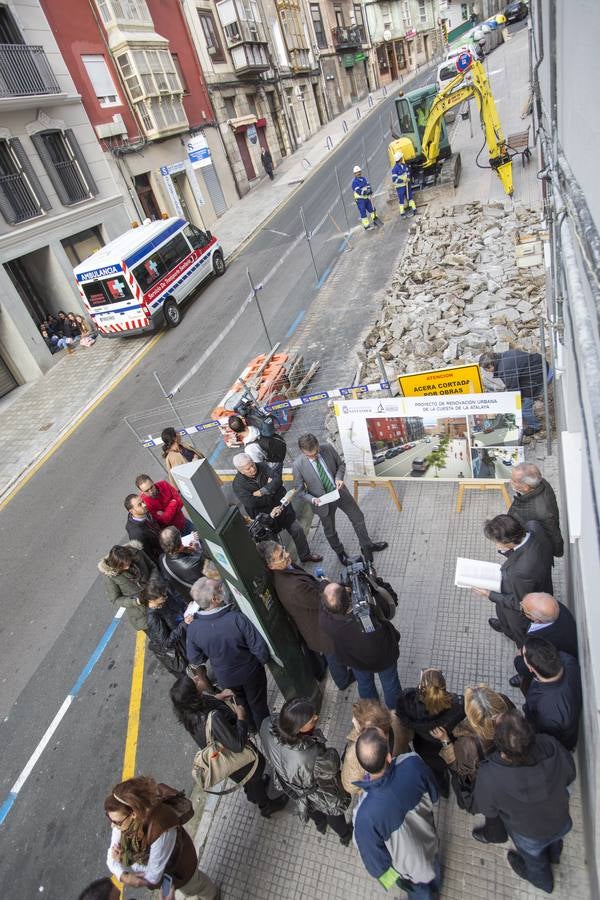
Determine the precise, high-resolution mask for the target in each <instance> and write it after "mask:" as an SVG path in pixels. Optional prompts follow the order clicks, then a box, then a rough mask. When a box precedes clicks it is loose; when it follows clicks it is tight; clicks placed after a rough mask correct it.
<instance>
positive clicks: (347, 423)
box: [334, 391, 524, 481]
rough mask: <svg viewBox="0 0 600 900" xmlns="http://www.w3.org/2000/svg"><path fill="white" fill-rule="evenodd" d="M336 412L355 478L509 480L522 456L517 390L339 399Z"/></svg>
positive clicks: (348, 469) (519, 408)
mask: <svg viewBox="0 0 600 900" xmlns="http://www.w3.org/2000/svg"><path fill="white" fill-rule="evenodd" d="M334 410H335V415H336V417H337V424H338V428H339V432H340V438H341V441H342V450H343V453H344V457H345V460H346V467H347V471H348V474H349V475H350V476H351V477H352V476H354V477H356V478H381V479H385V480H386V481H387V480H389V479H392V480H397V479H401V478H411V479H417V478H421V479H424V480H425V481H430V480H433V479H435V480H437V481H459V480H462V479H465V478H466V479H473V478H475V479H479V478H480V479H482V480H487V481H508V480H509V479H510V473H511V470H512V467H513V466H515V465H517V463H519V462H523V459H524V456H523V448H522V447H520V446H519V439H520V437H521V433H522V412H521V394H520V393H519V392H518V391H517V392H508V391H507V392H505V393H503V392H498V393H494V394H468V395H465V394H462V395H451V396H431V397H430V396H426V397H393V398H389V399H388V398H387V397H386V398H382V399H373V400H369V399H368V398H365V399H364V400H341V401H338V402H337V403H335V404H334Z"/></svg>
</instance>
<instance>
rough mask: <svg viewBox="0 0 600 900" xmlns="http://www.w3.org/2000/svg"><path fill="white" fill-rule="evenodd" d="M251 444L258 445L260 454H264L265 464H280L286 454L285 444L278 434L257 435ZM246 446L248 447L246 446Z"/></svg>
mask: <svg viewBox="0 0 600 900" xmlns="http://www.w3.org/2000/svg"><path fill="white" fill-rule="evenodd" d="M249 443H251V444H258V446H259V447H260V449H261V450H262V452H263V453H264V454H265V457H266V459H267V462H270V463H282V462H283V461H284V459H285V454H286V452H287V444H286V442H285V441H284V439H283V438H282V437H281V435H279V434H271V435H266V434H259V436H258V437H257V438H256V440H255V441H250V442H249ZM246 446H248V445H247V444H246Z"/></svg>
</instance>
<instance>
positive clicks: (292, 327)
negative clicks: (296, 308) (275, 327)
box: [286, 309, 306, 338]
mask: <svg viewBox="0 0 600 900" xmlns="http://www.w3.org/2000/svg"><path fill="white" fill-rule="evenodd" d="M305 315H306V310H305V309H301V310H300V312H299V313H298V315H297V316H296V318H295V319H294V321H293V322H292V324H291V325H290V327H289V329H288V332H287V334H286V338H289V337H291V336H292V335H293V333H294V332H295V330H296V328H297V327H298V325H299V324H300V322H301V321H302V319H303V318H304V316H305Z"/></svg>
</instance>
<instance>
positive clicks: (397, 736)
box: [80, 421, 582, 900]
mask: <svg viewBox="0 0 600 900" xmlns="http://www.w3.org/2000/svg"><path fill="white" fill-rule="evenodd" d="M236 424H237V423H234V425H236ZM241 424H242V426H244V427H243V428H241V429H239V430H238V432H237V433H239V434H242V439H241V442H242V443H243V446H244V452H242V453H239V454H237V455H236V456H235V458H234V465H235V468H236V470H237V475H236V477H235V480H234V482H233V490H234V493H235V495H236V498H237V500H238V502H239V504H240V506H241V508H243V510H244V512H245V513H246V515H247V516H248V522H251V521H252V520H253V519H256V518H257V517H258V516H264V517H266V518H267V519H270V525H269V527H268V528H267V529H266V531H267V537H266V539H261V540H258V539H257V548H258V552H259V554H260V556H261V557H262V559H263V561H264V565H265V568H266V570H267V571H268V572H269V573H270V578H271V581H272V583H273V586H274V588H275V592H276V595H277V597H278V599H279V601H280V603H281V605H282V607H283V608H284V610H285V612H286V614H287V616H288V618H289V620H290V621H291V623H292V624H293V626H294V633H295V634H296V636H297V640H298V641H299V642H300V643H301V645H302V649H303V653H304V655H305V657H306V659H307V660H308V662H309V665H310V667H311V670H312V672H313V674H314V676H315V678H316V679H318V680H319V681H321V682H322V681H323V680H324V679H325V678H326V677H327V674H328V673H330V674H331V678H332V682H333V684H334V685H335V687H336V689H337V690H339V691H346V690H347V689H348V688H349V687H350V685H351V684H353V683H356V690H357V693H358V699H357V701H356V702H355V703H354V704H353V706H352V721H351V722H349V723H348V727H349V729H350V730H349V733H348V736H347V741H346V745H345V747H344V748H335V747H333V746H331V745H329V744H328V741H327V739H326V737H325V735H324V734H323V732H322V730H321V729H320V728H319V710H318V708H317V705H316V704H315V701H314V699H313V698H308V697H294V698H292V699H288V700H287V701H286V702H284V703H283V705H282V706H281V708H280V709H279V711H275V710H273V709H272V708H271V706H270V704H269V697H268V682H267V674H266V666H267V664H268V663H269V661H270V659H271V654H270V650H269V645H268V643H267V641H266V640H265V638H264V636H263V635H262V634H261V633H260V631H259V630H258V629H257V627H256V626H255V625H254V624H253V623H252V622H251V621H250V619H248V618H247V617H246V616H245V615H244V614H243V613H242V612H241V611H240V610H239V609H238V608H237V606H236V603H235V600H234V598H233V596H232V594H231V592H230V589H229V587H228V585H227V583H226V582H225V581H224V580H223V579H222V578H221V575H220V573H219V569H218V567H217V566H216V565H215V563H214V562H213V561H212V560H211V559H210V557H209V554H208V553H207V551H206V548H205V547H204V545H203V543H202V541H201V540H200V539H199V537H198V535H197V534H196V533H195V532H194V529H193V525H192V523H191V522H190V520H189V519H188V518H187V515H186V510H185V507H184V504H183V501H182V498H181V496H180V495H179V492H178V490H177V488H176V487H175V485H174V483H173V480H172V476H171V474H170V470H171V468H172V467H173V466H174V465H178V464H181V462H189V461H191V460H192V459H195V458H198V457H199V456H200V454H198V453H197V451H195V450H194V448H192V447H190V446H187V445H186V444H185V443H184V442H182V440H181V439H180V437H179V436H178V435H177V434H176V432H175V431H174V430H173V429H166V430H165V431H164V432H163V457H164V459H165V462H166V468H167V470H168V471H169V475H170V478H169V481H164V480H159V481H154V480H153V479H152V478H151V477H150V476H148V475H146V474H140V475H139V476H138V477H137V478H136V479H135V482H134V483H135V486H136V488H137V491H136V492H134V493H131V494H128V495H127V497H126V498H125V501H124V505H125V508H126V510H127V521H126V530H127V534H128V536H129V538H130V540H129V541H128V542H127V543H125V544H123V545H120V544H117V545H115V546H113V547H112V548H111V549H110V551H109V552H108V554H107V555H106V556H105V557H104V558H103V559H102V560H101V561H100V563H99V570H100V572H101V573H102V574H103V576H104V581H105V585H106V591H107V596H108V598H109V600H110V601H111V602H112V603H113V604H114V605H115V606H124V607H125V608H126V611H127V616H128V619H129V622H130V624H131V625H132V626H133V628H135V629H136V630H143V631H145V632H146V634H147V637H148V646H149V648H150V650H151V651H152V652H153V653H154V654H155V655H156V657H157V658H158V659H159V660H160V662H161V663H162V664H163V666H164V667H165V669H166V670H167V671H168V672H169V673H170V674H171V675H172V676H173V677H174V679H175V680H174V682H173V683H172V686H171V688H170V699H171V703H172V708H173V712H174V716H175V719H176V721H177V722H178V723H180V724H181V725H182V726H183V729H184V730H185V731H186V732H187V733H188V735H189V737H190V738H191V739H192V741H193V742H194V744H195V745H196V747H197V748H198V750H199V752H200V753H202V751H205V750H207V752H208V756H209V757H211V756H214V755H217V756H219V755H220V756H221V762H222V764H223V765H226V769H225V770H220V771H221V774H222V773H223V771H225V772H226V775H228V776H229V777H230V778H231V780H232V781H233V783H234V787H233V788H231V789H228V790H223V791H222V792H223V793H231V792H233V791H235V790H237V789H243V791H244V793H245V796H246V798H247V800H248V802H249V803H251V804H253V805H255V806H256V807H258V810H259V812H260V815H261V816H263V817H265V818H271V817H272V816H273V815H275V814H277V813H278V812H280V811H281V810H283V809H284V808H285V807H286V806H289V805H292V806H293V807H294V808H295V810H296V812H297V813H298V815H299V817H300V819H301V820H302V821H303V822H304V823H306V824H307V825H308V823H309V821H310V822H312V823H313V825H314V827H315V828H316V829H317V830H318V831H319V832H320V833H321V834H325V833H326V832H327V829H328V828H329V829H331V831H333V833H334V834H336V835H337V836H338V838H339V841H340V843H341V844H342V845H343V846H348V845H349V844H350V843H351V842H352V841H353V842H354V844H355V846H356V848H357V849H358V852H359V854H360V857H361V859H362V862H363V864H364V866H365V868H366V870H367V871H368V872H369V874H370V875H371V876H373V877H374V878H376V879H377V880H378V881H379V882H380V884H382V885H383V887H384V888H386V889H388V890H389V889H392V888H394V887H396V886H398V887H401V888H403V889H404V890H405V891H407V892H408V894H409V896H411V897H414V898H434V897H437V896H438V894H439V890H440V885H441V879H442V856H441V847H440V838H439V835H438V831H437V826H436V820H437V809H438V805H439V799H440V796H441V797H443V798H453V801H452V802H456V803H458V805H459V807H460V808H461V809H463V810H465V811H467V812H469V813H471V814H473V815H475V814H479V815H481V816H483V817H484V820H483V824H478V825H477V826H476V827H474V828H473V831H472V835H473V838H474V839H475V840H476V841H479V842H481V843H504V842H506V841H507V840H508V838H510V839H511V840H512V843H513V845H514V848H515V849H511V850H509V851H508V853H507V861H508V864H509V865H510V866H511V868H512V869H513V870H514V871H515V872H516V874H517V875H518V876H520V877H521V878H523V879H526V880H527V881H529V882H530V883H531V884H533V885H535V886H536V887H538V888H540V889H541V890H543V891H546V892H547V893H551V892H552V890H553V883H554V882H553V872H552V866H554V865H557V864H558V862H559V860H560V855H561V850H562V845H563V839H564V838H565V836H566V835H567V833H568V832H569V830H570V828H571V827H572V823H571V819H570V816H569V795H570V791H571V790H572V783H573V781H574V779H575V766H574V762H573V757H572V753H573V750H574V749H575V746H576V742H577V735H578V728H579V717H580V712H581V706H582V694H581V680H580V674H579V665H578V661H577V655H578V648H577V632H576V625H575V621H574V619H573V617H572V615H571V613H570V612H569V610H568V608H567V607H566V606H565V605H564V604H563V603H561V602H559V601H558V600H557V599H556V598H555V596H554V591H553V582H552V568H553V564H554V559H555V557H559V556H561V555H562V553H563V540H562V535H561V532H560V522H559V513H558V506H557V502H556V497H555V495H554V492H553V490H552V488H551V486H550V485H549V483H548V482H547V481H546V480H545V479H544V478H543V477H542V473H541V472H540V470H539V469H538V468H537V467H536V466H535V465H532V464H525V463H523V464H520V465H518V466H515V467H514V469H513V471H512V479H511V483H512V487H513V490H514V500H513V503H512V505H511V507H510V509H509V510H508V512H507V513H506V514H501V515H498V516H495V517H494V518H492V519H490V520H489V521H487V522H486V523H485V525H484V529H483V530H484V534H485V536H486V537H487V538H488V539H489V540H491V541H493V542H494V543H495V545H496V549H497V550H498V552H499V553H500V554H501V555H502V556H503V557H504V560H503V563H502V566H501V583H500V587H499V590H497V591H484V590H482V589H476V595H477V596H480V597H483V598H487V599H489V601H490V602H491V603H492V604H494V608H495V616H493V617H490V618H489V625H490V628H491V629H492V630H493V631H494V632H498V633H499V634H501V635H503V636H504V639H506V640H510V641H512V642H513V643H514V645H515V657H514V673H513V674H512V677H511V673H502V672H498V673H497V682H496V684H493V685H490V684H482V683H475V684H469V685H452V686H451V687H449V686H448V685H447V683H446V678H445V675H444V673H443V672H442V671H441V670H440V669H439V668H438V667H436V666H429V667H427V668H424V669H423V670H422V671H421V673H420V675H419V678H418V680H417V683H416V684H415V685H414V686H410V687H406V686H405V687H403V686H402V685H401V683H400V678H399V674H398V664H399V659H400V653H401V651H400V648H401V635H400V633H399V631H398V629H397V628H396V625H395V623H394V621H393V620H392V613H391V612H390V610H391V611H392V612H393V611H394V609H395V602H396V601H397V598H395V594H394V591H393V589H392V588H391V586H390V585H386V584H385V583H384V582H382V581H381V580H380V579H378V578H377V577H376V576H375V572H374V569H371V570H369V569H368V567H367V570H366V571H367V575H366V576H365V577H367V578H368V579H370V580H369V584H370V585H371V587H372V596H373V598H374V602H373V604H372V607H371V609H370V612H369V616H370V627H365V625H364V620H363V619H361V618H360V616H358V615H357V613H356V610H355V607H354V604H353V602H352V591H351V588H350V587H349V585H348V583H341V582H340V581H336V580H331V579H328V578H326V577H325V575H324V573H323V571H322V570H320V569H316V570H315V571H314V572H312V571H308V570H307V569H306V568H304V565H303V563H307V562H311V563H312V562H319V561H321V559H322V558H321V557H320V556H319V555H317V554H314V553H311V551H310V548H309V546H308V543H307V541H306V537H305V535H304V533H303V531H302V528H301V526H300V524H299V523H298V521H297V519H296V516H295V513H294V511H293V509H292V508H291V506H289V505H285V504H284V505H282V503H283V500H284V497H283V493H284V488H283V483H282V478H281V465H280V463H279V462H273V461H270V460H269V459H268V450H265V448H262V449H261V446H260V444H259V443H258V441H257V439H256V436H255V435H253V434H252V432H250V429H249V428H247V427H246V423H244V422H243V421H242V423H241ZM234 431H235V428H234ZM250 438H253V439H252V440H250ZM298 448H299V451H300V452H299V454H298V455H297V456H296V458H295V459H294V462H293V467H292V468H293V476H294V490H295V492H296V496H297V497H299V498H300V499H302V500H304V501H305V502H307V503H309V504H310V505H311V506H312V507H313V509H314V511H315V512H316V513H317V515H318V516H319V518H320V520H321V522H322V524H323V531H324V534H325V537H326V539H327V541H328V543H329V545H330V547H331V548H332V550H333V551H334V552H335V554H336V555H337V557H338V559H339V561H340V562H341V563H342V564H343V565H348V564H349V562H350V559H349V556H348V554H347V552H346V549H345V547H344V545H343V544H342V543H341V541H340V538H339V536H338V534H337V531H336V526H335V517H336V513H337V510H338V509H340V510H341V511H342V512H344V513H345V514H346V515H347V516H348V518H349V520H350V522H351V524H352V526H353V528H354V531H355V533H356V536H357V539H358V543H359V546H360V551H361V554H362V557H363V559H364V560H365V561H366V562H367V564H368V563H371V562H372V561H373V558H374V553H376V552H381V551H384V550H385V549H386V547H387V543H386V542H385V541H381V540H379V541H377V540H374V539H373V537H372V535H371V532H370V530H369V529H368V528H367V525H366V522H365V518H364V515H363V513H362V511H361V510H360V508H359V506H358V504H357V503H356V502H355V501H354V500H353V498H352V496H351V494H350V492H349V491H348V489H347V488H346V486H345V484H344V474H345V467H344V463H343V461H342V459H341V458H340V456H339V454H338V453H337V451H336V450H335V448H334V447H333V446H332V445H331V444H328V443H325V442H319V440H318V439H317V438H316V437H315V436H314V435H312V434H305V435H303V436H302V437H301V438H300V439H299V441H298ZM250 449H251V450H252V452H251V453H249V452H247V451H248V450H250ZM257 451H260V455H259V453H258V452H257ZM169 463H170V464H169ZM321 498H326V499H325V500H324V501H323V502H322V501H321ZM282 530H286V531H287V532H288V534H289V536H290V537H291V539H292V540H293V542H294V544H295V547H296V550H297V552H298V558H299V560H300V561H299V562H298V563H295V562H294V561H293V560H292V557H291V555H290V553H289V552H288V550H286V549H285V548H284V546H283V545H282V544H281V543H280V542H279V541H278V539H277V538H278V536H279V535H280V533H281V531H282ZM301 532H302V534H301ZM251 533H252V531H251ZM262 537H263V538H264V535H263V536H262ZM369 571H370V573H371V574H370V575H369ZM498 639H500V638H498ZM504 679H505V680H506V681H509V682H510V685H511V686H512V687H513V688H519V689H520V691H521V692H522V694H523V695H524V703H523V704H522V706H521V708H518V707H519V704H517V703H516V702H513V701H512V700H511V699H510V698H509V697H508V696H507V695H506V694H505V693H504V692H503V691H504V688H503V684H502V682H503V680H504ZM340 751H341V753H340ZM195 765H196V764H195ZM198 766H199V767H200V768H201V770H202V771H204V772H206V771H208V769H210V760H209V761H208V762H206V759H205V757H203V758H202V760H201V761H200V762H199V763H198ZM202 767H204V768H202ZM267 773H269V775H270V777H268V776H267ZM210 783H212V782H210ZM220 788H224V785H223V784H221V785H220ZM217 792H218V793H220V792H221V791H220V790H219V791H217ZM184 801H185V798H184V797H182V796H180V795H179V794H178V793H177V791H174V790H173V789H172V788H169V787H168V786H167V785H164V784H160V783H157V782H156V781H155V780H154V779H153V778H150V777H146V776H139V777H136V778H132V779H129V780H128V781H126V782H123V783H121V784H118V785H116V786H115V787H114V788H113V789H112V791H111V792H110V794H109V795H108V796H107V798H106V801H105V805H104V806H105V812H106V815H107V817H108V818H109V820H110V827H111V834H110V842H109V850H108V856H107V865H108V868H109V870H110V872H111V873H112V874H113V875H114V876H115V877H116V878H117V879H118V880H119V881H121V882H122V883H124V884H127V885H132V886H134V887H135V886H139V887H150V888H155V887H157V886H162V889H163V895H164V896H173V893H172V892H174V890H175V889H176V888H179V889H181V891H182V892H183V893H184V894H185V895H186V896H196V897H200V898H202V900H213V898H216V897H218V896H219V888H218V887H217V886H216V885H215V884H214V883H213V882H212V881H211V879H210V878H209V877H208V876H207V875H206V874H205V873H203V872H201V871H200V870H199V869H198V860H197V855H196V851H195V850H194V847H193V844H192V842H191V840H190V839H189V837H188V835H187V833H186V831H185V829H184V828H183V825H184V823H185V821H187V819H186V808H185V802H184ZM225 802H226V801H225ZM182 807H183V808H182ZM112 890H113V887H112V885H111V882H110V881H109V880H108V881H107V880H106V879H100V880H99V881H98V882H95V883H94V885H91V886H90V887H89V888H87V889H86V890H85V891H84V892H83V894H82V895H81V898H80V900H107V898H110V897H111V896H112V894H111V892H112ZM169 891H171V894H169Z"/></svg>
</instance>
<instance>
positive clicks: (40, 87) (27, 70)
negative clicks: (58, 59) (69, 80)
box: [0, 44, 61, 100]
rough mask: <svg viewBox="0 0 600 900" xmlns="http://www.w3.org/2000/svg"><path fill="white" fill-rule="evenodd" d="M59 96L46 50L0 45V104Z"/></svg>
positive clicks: (18, 45) (24, 45) (58, 87)
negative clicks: (29, 98) (1, 102)
mask: <svg viewBox="0 0 600 900" xmlns="http://www.w3.org/2000/svg"><path fill="white" fill-rule="evenodd" d="M60 93H61V88H60V85H59V84H58V81H57V80H56V77H55V75H54V72H53V71H52V69H51V68H50V64H49V62H48V60H47V59H46V54H45V52H44V48H43V47H30V46H28V45H27V44H0V100H6V99H8V98H12V97H43V96H55V95H56V94H60Z"/></svg>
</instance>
